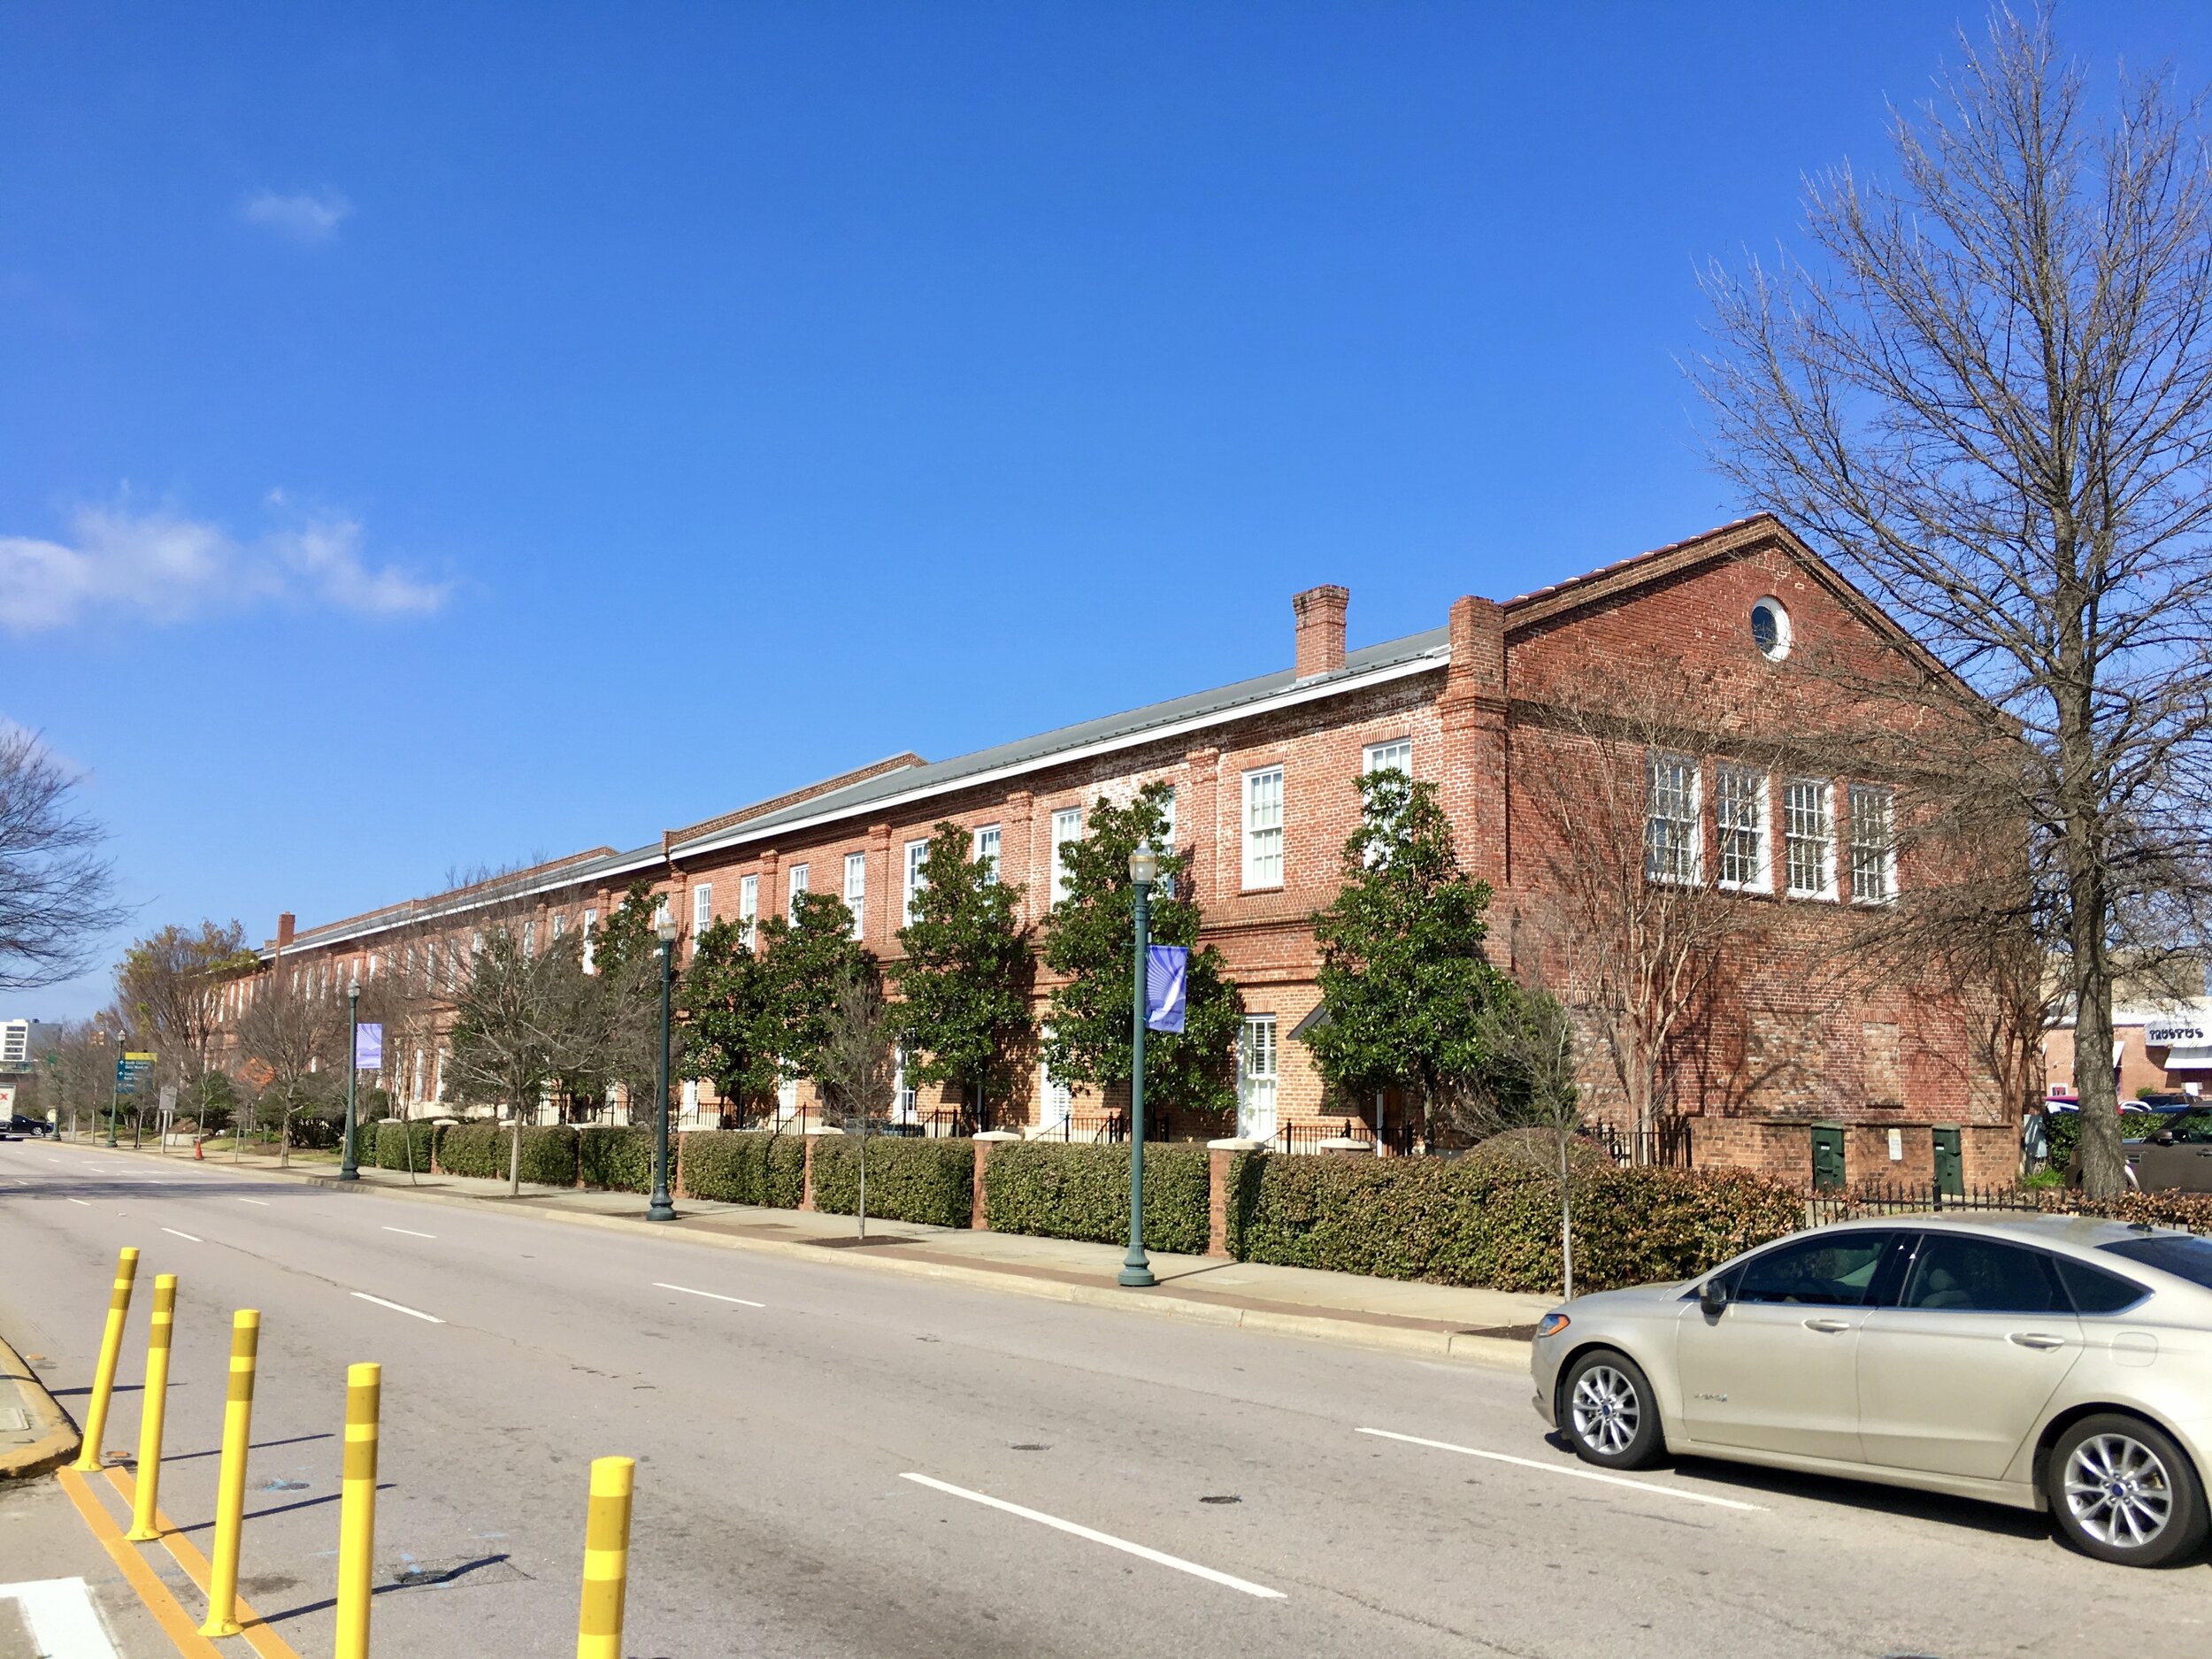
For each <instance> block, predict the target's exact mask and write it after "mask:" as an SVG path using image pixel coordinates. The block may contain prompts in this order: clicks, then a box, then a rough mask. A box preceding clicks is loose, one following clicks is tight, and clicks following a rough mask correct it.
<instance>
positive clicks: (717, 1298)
mask: <svg viewBox="0 0 2212 1659" xmlns="http://www.w3.org/2000/svg"><path fill="white" fill-rule="evenodd" d="M653 1288H654V1289H655V1290H673V1291H679V1292H680V1293H681V1294H684V1295H687V1296H704V1297H705V1298H706V1299H707V1300H708V1301H709V1302H735V1303H736V1304H737V1305H738V1306H739V1307H741V1308H765V1307H766V1306H767V1305H768V1304H767V1303H766V1302H748V1301H746V1300H745V1298H744V1297H742V1296H725V1295H721V1294H718V1293H716V1292H714V1291H711V1290H694V1289H692V1287H691V1286H688V1285H664V1284H662V1283H661V1282H660V1280H658V1279H655V1280H654V1281H653Z"/></svg>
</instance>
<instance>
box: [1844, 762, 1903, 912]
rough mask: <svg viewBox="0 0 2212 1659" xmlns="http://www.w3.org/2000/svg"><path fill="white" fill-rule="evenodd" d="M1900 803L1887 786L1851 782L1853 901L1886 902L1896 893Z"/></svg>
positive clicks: (1866, 902) (1861, 902) (1856, 902)
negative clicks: (1898, 811)
mask: <svg viewBox="0 0 2212 1659" xmlns="http://www.w3.org/2000/svg"><path fill="white" fill-rule="evenodd" d="M1896 819H1897V803H1896V797H1895V796H1894V795H1892V794H1891V792H1890V791H1889V790H1887V789H1885V788H1882V787H1880V786H1878V785H1876V784H1870V783H1855V784H1853V785H1852V786H1851V902H1853V903H1855V904H1887V903H1888V902H1891V901H1892V900H1893V899H1894V898H1895V897H1896V896H1897V824H1896Z"/></svg>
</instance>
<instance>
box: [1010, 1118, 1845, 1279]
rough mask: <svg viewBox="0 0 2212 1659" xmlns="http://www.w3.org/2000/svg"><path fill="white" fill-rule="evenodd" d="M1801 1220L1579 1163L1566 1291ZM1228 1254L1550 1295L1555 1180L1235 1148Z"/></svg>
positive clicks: (1434, 1164) (1696, 1258) (1715, 1190)
mask: <svg viewBox="0 0 2212 1659" xmlns="http://www.w3.org/2000/svg"><path fill="white" fill-rule="evenodd" d="M994 1173H995V1171H994ZM1804 1220H1805V1207H1804V1200H1803V1198H1802V1197H1801V1195H1800V1194H1796V1193H1794V1192H1793V1191H1792V1190H1791V1189H1789V1188H1788V1187H1784V1186H1782V1185H1781V1184H1780V1183H1778V1182H1776V1181H1770V1180H1768V1179H1764V1178H1763V1177H1761V1176H1755V1175H1747V1174H1739V1173H1712V1172H1705V1171H1698V1172H1691V1171H1681V1170H1660V1169H1609V1170H1596V1171H1590V1172H1589V1173H1588V1174H1587V1175H1586V1176H1585V1177H1583V1178H1582V1179H1578V1181H1577V1182H1576V1190H1575V1229H1574V1234H1575V1288H1576V1289H1577V1290H1578V1291H1581V1290H1602V1289H1606V1288H1608V1287H1609V1286H1619V1285H1638V1284H1644V1283H1647V1282H1650V1281H1653V1280H1663V1279H1687V1278H1689V1277H1691V1276H1692V1275H1694V1274H1696V1273H1700V1272H1702V1271H1704V1270H1705V1269H1706V1268H1708V1267H1710V1266H1712V1265H1713V1264H1714V1263H1717V1262H1721V1261H1724V1260H1726V1259H1727V1258H1728V1257H1729V1256H1733V1255H1735V1254H1736V1253H1737V1252H1738V1251H1740V1250H1746V1249H1748V1248H1751V1247H1752V1246H1753V1245H1755V1244H1763V1243H1765V1242H1766V1241H1767V1240H1770V1239H1778V1238H1780V1237H1782V1236H1783V1235H1784V1234H1786V1233H1793V1232H1795V1231H1796V1230H1797V1229H1798V1228H1799V1227H1801V1226H1802V1225H1804ZM1229 1251H1230V1254H1231V1255H1233V1256H1236V1257H1238V1258H1239V1259H1240V1260H1242V1261H1248V1262H1269V1263H1276V1264H1278V1265H1280V1266H1285V1267H1318V1268H1326V1269H1329V1270H1331V1271H1335V1272H1340V1273H1365V1274H1369V1275H1371V1276H1373V1277H1376V1278H1379V1279H1426V1280H1429V1281H1431V1282H1432V1283H1436V1284H1443V1285H1479V1286H1489V1287H1492V1288H1494V1289H1498V1290H1517V1291H1538V1292H1540V1291H1549V1290H1555V1289H1557V1288H1558V1286H1559V1279H1560V1272H1559V1183H1558V1181H1557V1180H1555V1179H1551V1178H1548V1177H1546V1176H1543V1175H1540V1174H1537V1173H1535V1172H1534V1171H1517V1170H1511V1169H1502V1168H1499V1167H1496V1166H1495V1165H1490V1166H1486V1165H1485V1164H1482V1163H1480V1162H1473V1161H1469V1160H1463V1159H1445V1158H1333V1157H1273V1156H1269V1155H1267V1154H1266V1153H1260V1152H1248V1153H1242V1154H1240V1155H1239V1156H1238V1157H1237V1160H1236V1162H1235V1164H1234V1165H1233V1168H1232V1170H1231V1174H1230V1193H1229Z"/></svg>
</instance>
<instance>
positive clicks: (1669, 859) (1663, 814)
mask: <svg viewBox="0 0 2212 1659" xmlns="http://www.w3.org/2000/svg"><path fill="white" fill-rule="evenodd" d="M1698 806H1699V803H1698V772H1697V762H1696V761H1694V760H1693V759H1692V758H1691V757H1689V756H1687V755H1671V754H1668V753H1666V752H1665V751H1664V750H1662V749H1654V750H1652V751H1651V753H1650V754H1649V755H1647V757H1645V762H1644V877H1645V879H1647V880H1649V881H1671V882H1684V883H1695V882H1696V881H1698V880H1700V879H1701V878H1702V877H1703V875H1704V858H1703V856H1702V854H1703V851H1704V849H1703V848H1702V847H1701V845H1700V844H1699V843H1700V841H1701V836H1700V835H1699V833H1698V818H1699V812H1698Z"/></svg>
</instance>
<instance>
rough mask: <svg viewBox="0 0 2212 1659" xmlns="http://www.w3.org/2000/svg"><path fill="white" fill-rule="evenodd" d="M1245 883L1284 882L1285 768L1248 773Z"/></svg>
mask: <svg viewBox="0 0 2212 1659" xmlns="http://www.w3.org/2000/svg"><path fill="white" fill-rule="evenodd" d="M1244 885H1245V886H1246V887H1281V886H1282V885H1283V769H1282V768H1281V767H1280V766H1263V767H1261V768H1260V769H1259V770H1258V771H1257V772H1246V773H1245V774H1244Z"/></svg>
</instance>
